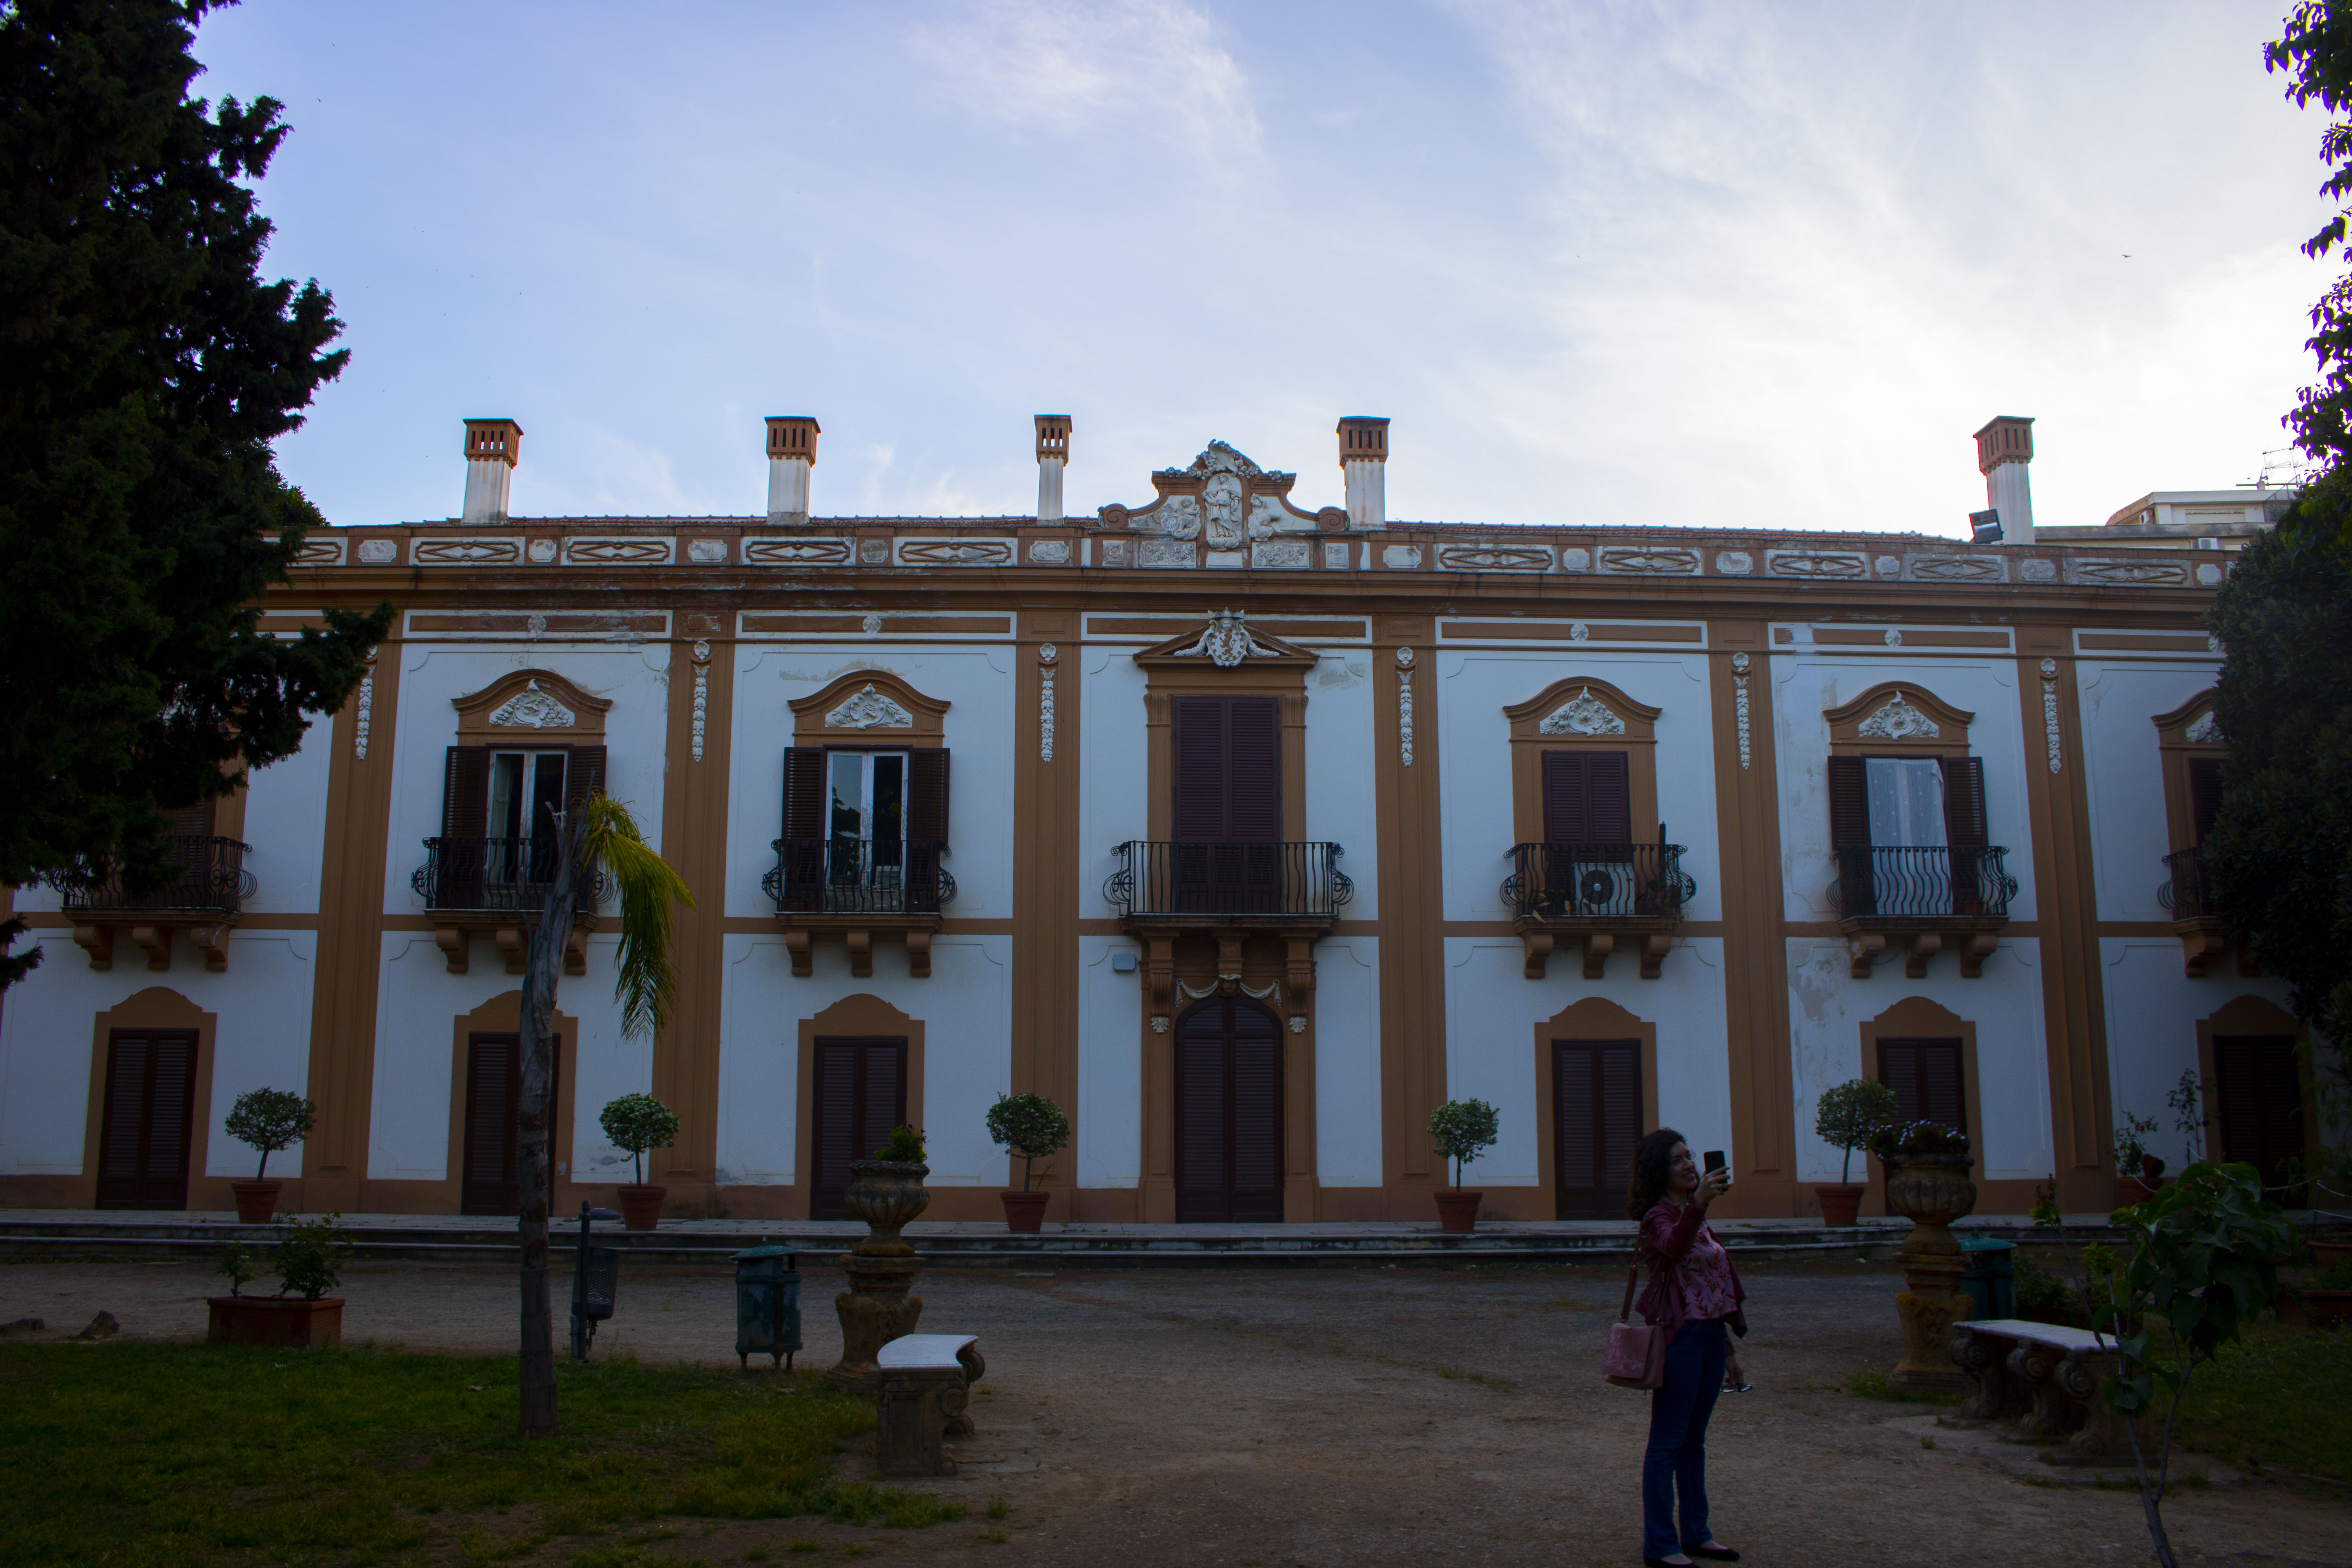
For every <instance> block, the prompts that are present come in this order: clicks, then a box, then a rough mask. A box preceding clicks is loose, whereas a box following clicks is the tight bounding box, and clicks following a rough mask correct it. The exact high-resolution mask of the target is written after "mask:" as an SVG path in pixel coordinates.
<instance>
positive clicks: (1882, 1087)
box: [1813, 1078, 1896, 1228]
mask: <svg viewBox="0 0 2352 1568" xmlns="http://www.w3.org/2000/svg"><path fill="white" fill-rule="evenodd" d="M1895 1109H1896V1105H1895V1090H1894V1089H1892V1088H1890V1087H1889V1086H1888V1085H1886V1084H1883V1083H1880V1082H1879V1081H1878V1080H1877V1079H1868V1078H1853V1079H1846V1081H1845V1082H1843V1083H1842V1084H1840V1085H1838V1086H1837V1087H1836V1088H1835V1089H1829V1090H1827V1091H1825V1092H1824V1093H1823V1094H1822V1098H1821V1102H1820V1103H1819V1104H1818V1105H1816V1106H1815V1107H1814V1108H1813V1131H1814V1133H1815V1134H1816V1135H1817V1136H1818V1137H1819V1138H1820V1139H1821V1140H1822V1142H1824V1143H1827V1144H1828V1145H1829V1146H1830V1147H1831V1148H1832V1149H1836V1150H1840V1151H1842V1152H1843V1154H1844V1156H1845V1158H1844V1159H1843V1161H1841V1162H1840V1163H1839V1165H1838V1179H1837V1180H1836V1182H1834V1183H1830V1182H1817V1183H1815V1184H1813V1196H1815V1197H1816V1198H1818V1199H1820V1200H1821V1205H1822V1224H1823V1225H1828V1226H1839V1227H1841V1228H1843V1227H1845V1226H1851V1225H1853V1222H1854V1219H1855V1217H1856V1216H1857V1215H1860V1214H1861V1212H1862V1194H1864V1192H1866V1191H1868V1190H1869V1189H1868V1187H1867V1186H1866V1185H1865V1184H1864V1183H1861V1182H1857V1181H1854V1180H1853V1152H1854V1151H1855V1150H1856V1149H1860V1148H1864V1147H1865V1146H1867V1145H1868V1143H1869V1142H1870V1135H1871V1134H1872V1133H1874V1132H1875V1131H1878V1130H1879V1129H1880V1128H1882V1127H1884V1126H1885V1125H1886V1124H1887V1123H1888V1122H1890V1121H1894V1120H1895Z"/></svg>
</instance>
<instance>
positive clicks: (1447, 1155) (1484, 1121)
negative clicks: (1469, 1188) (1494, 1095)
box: [1429, 1100, 1501, 1236]
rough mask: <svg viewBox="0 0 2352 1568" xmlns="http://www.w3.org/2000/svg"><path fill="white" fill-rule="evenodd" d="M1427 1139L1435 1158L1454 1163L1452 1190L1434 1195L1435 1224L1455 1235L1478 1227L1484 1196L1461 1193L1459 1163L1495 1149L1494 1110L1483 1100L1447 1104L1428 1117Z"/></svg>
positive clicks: (1496, 1130) (1496, 1136)
mask: <svg viewBox="0 0 2352 1568" xmlns="http://www.w3.org/2000/svg"><path fill="white" fill-rule="evenodd" d="M1429 1136H1430V1138H1431V1140H1432V1141H1433V1142H1435V1144H1436V1145H1437V1157H1438V1158H1439V1159H1441V1160H1451V1161H1453V1162H1454V1186H1453V1188H1452V1190H1451V1191H1443V1192H1439V1193H1438V1194H1435V1196H1436V1198H1437V1223H1438V1224H1439V1226H1441V1227H1443V1228H1444V1229H1445V1230H1448V1231H1451V1232H1453V1233H1454V1235H1457V1236H1460V1235H1466V1234H1467V1233H1468V1232H1470V1231H1473V1230H1475V1229H1476V1228H1477V1226H1478V1204H1479V1201H1480V1200H1481V1199H1483V1198H1484V1197H1486V1194H1485V1193H1482V1192H1481V1193H1466V1192H1464V1191H1463V1190H1462V1163H1463V1162H1464V1161H1465V1160H1475V1159H1476V1158H1477V1157H1478V1156H1479V1155H1481V1154H1483V1153H1485V1152H1486V1151H1487V1150H1489V1149H1491V1148H1493V1147H1494V1146H1495V1140H1496V1138H1498V1137H1500V1136H1501V1132H1500V1130H1499V1128H1498V1127H1497V1125H1496V1117H1495V1108H1494V1107H1493V1106H1491V1105H1489V1104H1487V1103H1486V1101H1485V1100H1447V1101H1446V1102H1445V1103H1444V1104H1443V1105H1441V1106H1439V1107H1438V1108H1437V1109H1436V1110H1433V1111H1431V1112H1430V1113H1429Z"/></svg>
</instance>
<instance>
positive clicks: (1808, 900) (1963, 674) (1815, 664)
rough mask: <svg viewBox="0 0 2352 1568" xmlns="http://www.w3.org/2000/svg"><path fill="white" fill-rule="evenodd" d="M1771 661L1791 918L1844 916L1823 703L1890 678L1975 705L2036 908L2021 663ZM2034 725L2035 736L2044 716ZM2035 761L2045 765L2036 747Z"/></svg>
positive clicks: (1782, 656)
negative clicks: (1836, 887) (1834, 899)
mask: <svg viewBox="0 0 2352 1568" xmlns="http://www.w3.org/2000/svg"><path fill="white" fill-rule="evenodd" d="M1770 664H1771V674H1772V723H1773V737H1774V740H1773V745H1774V749H1775V751H1776V752H1777V754H1778V758H1779V761H1778V764H1777V765H1778V767H1779V770H1780V772H1779V777H1778V778H1777V779H1776V780H1775V781H1774V783H1775V784H1776V785H1777V786H1778V789H1779V794H1780V882H1781V890H1782V891H1781V896H1782V900H1783V906H1782V907H1783V909H1784V910H1785V911H1786V918H1788V919H1790V920H1792V921H1834V920H1836V919H1837V918H1838V913H1837V909H1836V907H1835V906H1834V905H1832V903H1831V902H1830V899H1829V889H1830V887H1831V884H1832V883H1833V882H1835V881H1836V879H1837V862H1836V861H1835V860H1834V859H1833V858H1832V857H1831V855H1830V795H1829V769H1828V765H1827V764H1828V762H1829V755H1830V727H1829V722H1828V721H1827V720H1825V719H1823V718H1822V710H1824V709H1828V708H1834V707H1836V706H1837V705H1838V704H1839V703H1841V702H1850V701H1852V700H1853V699H1854V698H1856V697H1859V696H1860V695H1862V693H1864V692H1865V691H1867V690H1869V689H1871V688H1872V687H1874V686H1877V685H1879V684H1881V683H1882V682H1885V681H1890V680H1901V681H1906V682H1909V683H1911V684H1913V685H1916V686H1917V687H1920V688H1922V689H1925V690H1927V691H1931V692H1933V693H1935V695H1936V696H1937V698H1938V699H1940V700H1943V701H1945V702H1947V703H1949V704H1950V705H1951V706H1953V707H1955V708H1958V709H1959V710H1962V711H1963V712H1971V713H1974V714H1975V715H1976V718H1975V721H1973V722H1972V723H1971V724H1969V752H1970V753H1971V754H1972V755H1975V756H1978V757H1980V758H1982V759H1983V760H1984V780H1985V833H1986V836H1987V837H1988V838H1989V839H1990V841H1991V842H1992V843H1994V844H1996V845H1999V846H2000V847H2003V848H2006V849H2007V850H2008V851H2009V853H2008V854H2007V855H2005V856H2004V857H2002V859H2001V864H2002V866H2003V867H2004V868H2006V869H2007V870H2008V872H2009V874H2010V875H2011V876H2012V877H2014V878H2016V879H2017V897H2016V898H2014V899H2012V900H2010V906H2009V917H2010V919H2011V920H2015V921H2030V920H2032V919H2033V918H2034V914H2033V909H2034V903H2033V837H2032V828H2031V826H2030V821H2031V818H2030V817H2029V816H2028V813H2027V807H2026V795H2025V767H2026V756H2025V740H2024V731H2023V730H2022V728H2021V725H2022V722H2023V721H2022V719H2021V715H2020V713H2019V710H2018V695H2017V667H2016V665H2014V664H2013V663H2011V662H2010V661H2009V660H2007V659H1968V658H1900V657H1895V658H1875V657H1872V658H1857V657H1854V656H1852V655H1838V656H1834V657H1832V656H1829V655H1813V654H1804V653H1796V654H1790V653H1775V654H1773V655H1772V656H1771V658H1770ZM2034 733H2035V735H2036V737H2037V744H2038V737H2039V736H2040V734H2041V724H2040V722H2039V721H2038V719H2037V721H2036V722H2035V725H2034ZM2034 763H2035V765H2036V766H2042V765H2046V764H2045V763H2044V762H2043V760H2042V758H2041V756H2040V755H2039V754H2038V753H2037V755H2036V757H2035V759H2034ZM1661 771H1663V765H1662V769H1661ZM1942 962H1943V963H1947V964H1948V963H1951V962H1952V961H1951V960H1950V959H1949V958H1946V959H1944V960H1943V961H1942ZM2043 1174H2047V1173H2046V1172H2044V1173H2043ZM1827 1179H1829V1180H1832V1181H1834V1180H1835V1179H1836V1178H1835V1177H1834V1176H1831V1177H1829V1178H1827Z"/></svg>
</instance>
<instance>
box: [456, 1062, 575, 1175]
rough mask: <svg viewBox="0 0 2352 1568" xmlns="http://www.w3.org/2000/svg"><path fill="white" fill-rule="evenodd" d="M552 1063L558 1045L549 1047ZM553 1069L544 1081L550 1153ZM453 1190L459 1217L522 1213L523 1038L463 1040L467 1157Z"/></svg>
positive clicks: (555, 1099)
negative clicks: (545, 1085)
mask: <svg viewBox="0 0 2352 1568" xmlns="http://www.w3.org/2000/svg"><path fill="white" fill-rule="evenodd" d="M551 1049H552V1050H553V1051H554V1053H555V1064H561V1063H562V1060H563V1042H562V1039H561V1038H560V1037H559V1038H558V1039H556V1040H554V1041H552V1042H551ZM556 1089H557V1082H556V1077H555V1073H554V1071H553V1068H552V1066H551V1069H550V1071H549V1073H548V1079H547V1113H548V1135H549V1138H550V1140H551V1142H550V1146H549V1153H550V1155H551V1156H552V1154H553V1152H554V1149H553V1144H552V1139H553V1137H554V1131H555V1108H556V1107H557V1106H558V1105H560V1104H562V1096H561V1095H560V1094H558V1093H557V1092H556ZM463 1169H464V1173H463V1175H462V1176H461V1177H460V1178H459V1182H458V1188H457V1211H458V1212H459V1213H460V1214H519V1213H520V1212H521V1210H522V1037H521V1036H520V1035H468V1036H467V1037H466V1158H465V1163H464V1167H463Z"/></svg>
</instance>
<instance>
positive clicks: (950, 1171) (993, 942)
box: [719, 678, 1013, 1187]
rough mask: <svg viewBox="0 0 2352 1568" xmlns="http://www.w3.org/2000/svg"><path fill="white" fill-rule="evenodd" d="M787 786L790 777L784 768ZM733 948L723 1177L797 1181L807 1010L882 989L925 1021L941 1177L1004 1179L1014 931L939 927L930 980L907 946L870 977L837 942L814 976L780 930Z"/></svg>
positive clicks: (929, 1099)
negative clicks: (1002, 1129) (990, 1118)
mask: <svg viewBox="0 0 2352 1568" xmlns="http://www.w3.org/2000/svg"><path fill="white" fill-rule="evenodd" d="M828 679H830V678H828ZM922 689H923V690H925V691H929V690H931V688H929V687H923V688H922ZM951 716H952V715H951ZM954 766H956V767H958V768H960V767H961V766H962V763H961V762H958V763H955V764H954ZM777 787H778V788H779V789H780V790H781V789H782V781H781V777H780V779H779V782H778V786H777ZM952 826H953V822H952V819H950V827H952ZM725 951H726V980H725V983H724V990H723V992H722V994H721V996H720V1004H719V1006H720V1012H719V1181H720V1182H722V1183H729V1184H765V1185H783V1184H790V1183H791V1182H792V1180H793V1173H794V1172H795V1171H796V1170H797V1168H798V1163H799V1152H798V1148H797V1146H796V1141H795V1137H794V1132H795V1130H796V1129H797V1127H798V1125H799V1110H798V1104H797V1101H798V1099H799V1093H800V1026H801V1021H802V1020H803V1019H805V1018H813V1017H814V1016H817V1015H818V1014H820V1013H822V1012H824V1010H825V1009H826V1008H827V1007H830V1006H832V1005H834V1004H835V1003H836V1002H839V1001H841V1000H842V999H843V998H845V997H848V996H856V995H867V996H875V997H878V998H880V999H881V1000H882V1001H884V1002H887V1003H888V1004H889V1005H891V1006H893V1007H896V1008H898V1011H900V1012H901V1013H904V1014H906V1015H907V1016H908V1017H911V1018H918V1019H920V1020H922V1023H923V1100H922V1103H921V1104H920V1105H919V1106H915V1105H910V1106H909V1107H908V1114H909V1115H910V1116H912V1117H914V1118H915V1119H916V1121H917V1125H919V1126H920V1127H921V1128H922V1129H923V1132H924V1137H925V1139H926V1148H927V1149H928V1151H929V1163H930V1167H931V1174H930V1177H929V1180H930V1182H931V1184H932V1185H934V1186H989V1187H993V1186H996V1185H999V1184H1002V1183H1003V1180H1004V1173H1005V1163H1004V1161H1005V1156H1004V1152H1003V1150H1001V1149H999V1148H998V1147H997V1146H996V1145H995V1144H994V1143H992V1142H990V1141H989V1137H988V1130H987V1128H986V1126H985V1125H984V1121H985V1118H986V1117H987V1115H988V1108H989V1107H990V1106H991V1105H993V1104H994V1103H995V1102H996V1098H997V1096H999V1095H1001V1094H1003V1093H1005V1092H1007V1091H1008V1090H1009V1089H1011V1088H1012V1085H1013V996H1012V985H1011V973H1012V971H1011V964H1012V962H1013V939H1012V938H1011V937H1009V936H937V937H934V938H932V939H931V973H930V978H929V979H928V980H918V979H915V978H914V977H913V976H912V975H910V974H908V973H907V963H906V955H905V952H904V950H902V949H895V948H886V949H884V950H883V951H880V952H877V953H876V954H875V955H874V973H873V974H872V975H871V976H870V977H868V978H866V979H863V980H861V979H858V978H856V976H854V975H852V974H851V973H849V950H848V949H847V948H845V947H844V946H843V945H842V944H841V943H839V942H818V943H817V944H816V945H815V948H814V953H813V956H812V963H811V967H812V969H813V970H814V973H811V974H810V975H809V976H808V978H806V979H804V980H803V979H798V978H795V977H794V976H793V966H792V960H791V958H790V956H789V955H788V954H787V953H786V952H785V951H784V943H783V938H782V935H781V934H780V935H776V936H764V935H751V934H742V933H737V934H733V935H730V936H729V937H728V938H727V939H726V949H725Z"/></svg>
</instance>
